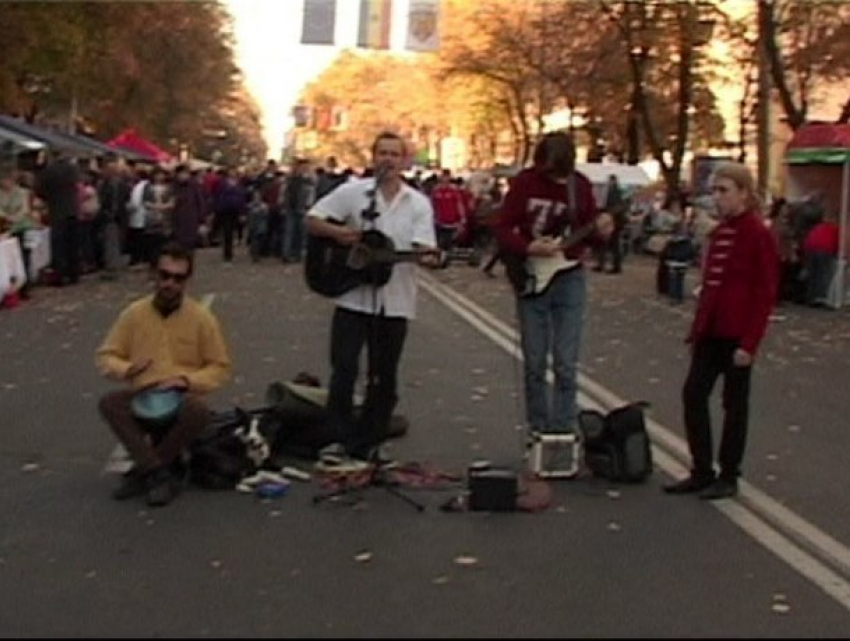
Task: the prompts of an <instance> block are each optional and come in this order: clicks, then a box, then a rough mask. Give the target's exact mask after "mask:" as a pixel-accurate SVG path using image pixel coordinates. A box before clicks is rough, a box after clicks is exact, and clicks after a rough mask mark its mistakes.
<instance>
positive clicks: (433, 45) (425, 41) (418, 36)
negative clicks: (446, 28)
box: [405, 0, 440, 51]
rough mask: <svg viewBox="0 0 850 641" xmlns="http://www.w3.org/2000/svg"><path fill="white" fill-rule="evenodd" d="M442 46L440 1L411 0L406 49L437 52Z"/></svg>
mask: <svg viewBox="0 0 850 641" xmlns="http://www.w3.org/2000/svg"><path fill="white" fill-rule="evenodd" d="M439 46H440V0H410V11H409V13H408V15H407V40H406V42H405V47H406V48H407V49H409V50H411V51H436V50H437V49H438V48H439Z"/></svg>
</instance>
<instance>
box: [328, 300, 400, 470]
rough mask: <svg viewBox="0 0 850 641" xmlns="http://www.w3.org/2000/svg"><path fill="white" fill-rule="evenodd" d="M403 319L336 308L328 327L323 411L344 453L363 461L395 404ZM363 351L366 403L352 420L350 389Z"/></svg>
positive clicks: (382, 434)
mask: <svg viewBox="0 0 850 641" xmlns="http://www.w3.org/2000/svg"><path fill="white" fill-rule="evenodd" d="M406 336H407V320H406V319H404V318H387V317H386V316H383V315H380V314H375V315H372V314H366V313H361V312H353V311H350V310H347V309H342V308H340V307H337V308H336V310H335V311H334V315H333V321H332V323H331V367H332V369H333V372H332V374H331V381H330V387H329V389H328V402H327V409H328V415H329V420H330V422H331V426H332V428H333V429H334V430H335V431H336V433H337V435H338V438H339V441H340V442H341V443H342V444H343V445H344V446H345V449H346V451H347V452H349V453H350V454H352V455H354V456H366V455H368V451H369V449H370V448H372V447H374V446H375V445H377V444H379V443H380V442H381V441H383V440H384V439H385V438H386V435H387V433H388V430H389V424H390V418H391V416H392V413H393V410H394V409H395V406H396V403H398V364H399V361H400V360H401V351H402V348H403V347H404V340H405V337H406ZM364 345H366V346H367V350H368V359H367V362H368V378H367V385H366V398H365V399H364V402H363V407H362V410H361V412H360V416H359V419H358V420H357V421H356V422H355V420H354V386H355V383H356V382H357V373H358V363H359V360H360V352H361V351H362V349H363V346H364Z"/></svg>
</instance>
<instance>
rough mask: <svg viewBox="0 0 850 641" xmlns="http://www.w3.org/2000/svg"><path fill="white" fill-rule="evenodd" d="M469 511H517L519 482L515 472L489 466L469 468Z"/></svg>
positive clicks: (472, 466)
mask: <svg viewBox="0 0 850 641" xmlns="http://www.w3.org/2000/svg"><path fill="white" fill-rule="evenodd" d="M468 473H469V509H470V510H472V511H473V512H512V511H514V510H516V499H517V493H518V491H519V481H518V479H517V473H516V472H515V471H514V470H511V469H508V468H503V467H490V466H489V465H471V466H470V467H469V472H468Z"/></svg>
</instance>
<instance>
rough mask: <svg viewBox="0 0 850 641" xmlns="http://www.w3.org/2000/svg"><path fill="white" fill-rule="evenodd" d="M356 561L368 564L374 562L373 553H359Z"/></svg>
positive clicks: (355, 557)
mask: <svg viewBox="0 0 850 641" xmlns="http://www.w3.org/2000/svg"><path fill="white" fill-rule="evenodd" d="M354 560H355V561H357V562H358V563H368V562H369V561H371V560H372V553H371V552H358V553H357V554H355V555H354Z"/></svg>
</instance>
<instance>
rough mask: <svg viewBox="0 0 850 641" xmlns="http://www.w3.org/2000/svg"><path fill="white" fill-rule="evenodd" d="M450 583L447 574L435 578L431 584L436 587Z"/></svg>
mask: <svg viewBox="0 0 850 641" xmlns="http://www.w3.org/2000/svg"><path fill="white" fill-rule="evenodd" d="M448 582H449V577H447V576H446V575H445V574H441V575H440V576H435V577H434V578H433V579H431V583H433V584H434V585H445V584H446V583H448Z"/></svg>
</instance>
